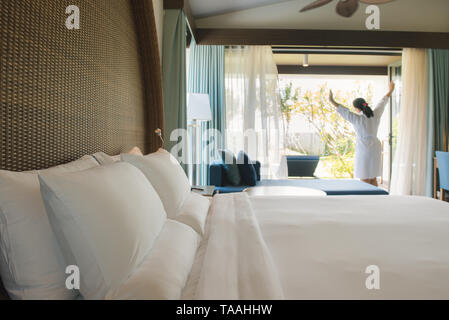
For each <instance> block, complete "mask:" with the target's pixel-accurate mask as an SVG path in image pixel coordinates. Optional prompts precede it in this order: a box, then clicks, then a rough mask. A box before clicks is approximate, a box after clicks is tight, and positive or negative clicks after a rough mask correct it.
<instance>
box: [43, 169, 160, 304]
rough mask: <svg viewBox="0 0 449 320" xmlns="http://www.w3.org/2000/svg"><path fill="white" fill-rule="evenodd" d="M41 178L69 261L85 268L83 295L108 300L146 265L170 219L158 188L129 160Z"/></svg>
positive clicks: (44, 194) (82, 276)
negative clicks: (106, 297)
mask: <svg viewBox="0 0 449 320" xmlns="http://www.w3.org/2000/svg"><path fill="white" fill-rule="evenodd" d="M39 180H40V182H41V192H42V197H43V199H44V203H45V206H46V208H47V213H48V216H49V219H50V223H51V226H52V229H53V231H54V233H55V235H56V238H57V239H58V242H59V244H60V245H61V248H62V251H63V254H64V256H65V258H66V261H67V264H69V265H76V266H78V267H79V270H80V280H81V281H80V292H81V294H82V295H83V297H84V298H85V299H104V297H105V295H106V293H107V292H108V291H109V290H111V289H114V288H116V287H117V286H118V285H119V284H120V283H122V282H123V281H124V280H126V279H127V278H128V277H129V275H131V274H132V273H133V272H134V270H135V268H136V267H137V266H139V265H140V264H141V263H142V261H143V259H144V258H145V256H146V255H147V254H148V252H149V251H150V249H151V248H152V246H153V243H154V241H155V240H156V238H157V237H158V235H159V232H160V231H161V229H162V226H163V225H164V223H165V220H166V214H165V211H164V208H163V205H162V203H161V201H160V199H159V197H158V195H157V193H156V191H155V190H154V189H153V187H152V186H151V184H150V183H149V182H148V180H147V179H146V178H145V176H144V175H143V174H142V172H140V171H139V170H138V169H137V168H135V167H133V166H132V165H130V164H128V163H123V162H119V163H115V164H111V165H106V166H101V167H97V168H93V169H90V170H86V171H81V172H77V173H64V174H46V175H41V176H39Z"/></svg>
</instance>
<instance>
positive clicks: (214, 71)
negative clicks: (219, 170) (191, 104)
mask: <svg viewBox="0 0 449 320" xmlns="http://www.w3.org/2000/svg"><path fill="white" fill-rule="evenodd" d="M187 83H188V90H187V92H189V93H207V94H209V99H210V105H211V113H212V121H209V122H203V123H202V124H201V128H200V134H201V141H202V142H201V145H200V146H199V149H200V150H197V152H199V153H200V159H201V165H200V168H199V181H200V184H201V185H205V184H207V182H208V165H207V164H208V163H210V161H212V160H214V159H215V158H216V156H217V152H216V151H217V150H219V149H222V148H223V146H224V133H225V132H224V129H225V102H224V46H206V45H197V44H196V43H195V42H194V41H192V44H191V45H190V56H189V72H188V81H187ZM208 129H217V130H218V131H219V132H221V134H220V135H207V132H208Z"/></svg>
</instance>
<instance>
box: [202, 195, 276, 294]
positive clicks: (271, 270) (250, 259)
mask: <svg viewBox="0 0 449 320" xmlns="http://www.w3.org/2000/svg"><path fill="white" fill-rule="evenodd" d="M212 206H213V207H212V210H211V217H210V219H211V220H210V228H209V230H208V231H207V233H206V237H207V238H208V241H207V247H206V251H205V256H204V261H203V265H202V270H201V275H200V278H199V282H198V286H197V290H196V295H195V298H196V299H208V300H219V299H232V300H234V299H235V300H237V299H262V300H264V299H283V298H284V295H283V291H282V287H281V283H280V281H279V277H278V274H277V270H276V269H275V266H274V264H273V260H272V257H271V255H270V252H269V250H268V248H267V246H266V244H265V242H264V240H263V237H262V234H261V231H260V227H259V224H258V222H257V219H256V217H255V214H254V211H253V209H252V207H251V203H250V201H249V198H248V196H247V194H246V193H236V194H225V195H217V196H215V197H214V201H213V204H212Z"/></svg>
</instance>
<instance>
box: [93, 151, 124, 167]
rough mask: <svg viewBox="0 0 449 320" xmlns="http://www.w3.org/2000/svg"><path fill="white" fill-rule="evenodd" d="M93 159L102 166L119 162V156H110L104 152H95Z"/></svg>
mask: <svg viewBox="0 0 449 320" xmlns="http://www.w3.org/2000/svg"><path fill="white" fill-rule="evenodd" d="M93 157H94V158H95V159H96V160H97V161H98V163H99V164H100V165H102V166H104V165H107V164H113V163H116V162H118V161H120V155H117V156H110V155H107V154H106V153H104V152H97V153H94V154H93Z"/></svg>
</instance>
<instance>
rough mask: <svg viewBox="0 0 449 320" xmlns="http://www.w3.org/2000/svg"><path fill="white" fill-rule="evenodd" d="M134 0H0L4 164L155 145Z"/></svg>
mask: <svg viewBox="0 0 449 320" xmlns="http://www.w3.org/2000/svg"><path fill="white" fill-rule="evenodd" d="M133 1H134V2H132V1H131V0H113V1H111V0H95V1H92V0H91V1H88V0H77V1H75V2H74V1H67V0H1V1H0V54H1V56H0V169H5V170H14V171H23V170H34V169H42V168H47V167H50V166H54V165H58V164H61V163H65V162H68V161H72V160H74V159H76V158H79V157H81V156H83V155H85V154H91V153H95V152H97V151H103V152H106V153H108V154H118V153H120V152H123V151H126V150H127V149H129V148H131V147H133V146H139V147H140V148H141V149H142V150H144V151H145V152H149V151H151V150H150V149H152V148H153V149H154V147H153V146H151V143H150V139H151V138H149V135H150V132H152V131H151V129H152V128H149V126H148V123H149V122H150V120H149V119H150V117H151V110H150V108H149V106H148V95H149V93H148V88H146V87H145V86H146V85H148V83H147V82H148V81H145V77H144V71H143V70H144V69H142V59H143V57H142V56H141V54H142V53H141V47H142V46H141V44H140V43H139V40H140V39H142V36H141V34H139V33H138V32H137V29H136V17H135V16H134V14H135V10H133V5H134V4H135V3H137V2H138V1H148V0H133ZM71 4H76V5H77V6H78V7H79V9H80V18H81V19H80V29H79V30H68V29H67V28H66V26H65V21H66V18H67V17H68V14H66V12H65V11H66V7H67V6H69V5H71ZM151 14H153V13H151ZM137 21H139V19H137ZM139 23H140V22H139ZM150 26H151V25H150ZM151 32H153V33H154V34H156V32H155V30H151ZM146 45H147V46H148V44H146ZM155 46H156V50H157V51H158V49H157V42H156V44H155ZM146 63H147V62H146ZM158 63H159V61H158ZM144 68H145V67H144ZM156 125H157V124H155V125H154V126H156Z"/></svg>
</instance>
